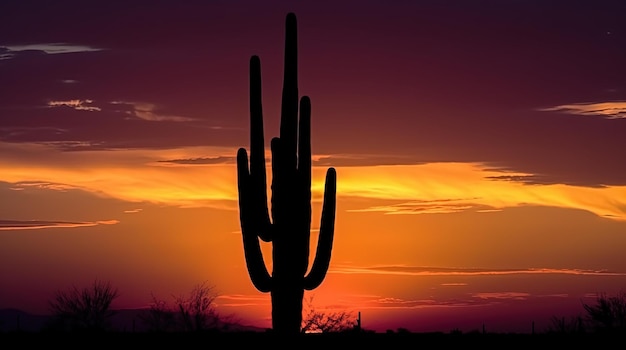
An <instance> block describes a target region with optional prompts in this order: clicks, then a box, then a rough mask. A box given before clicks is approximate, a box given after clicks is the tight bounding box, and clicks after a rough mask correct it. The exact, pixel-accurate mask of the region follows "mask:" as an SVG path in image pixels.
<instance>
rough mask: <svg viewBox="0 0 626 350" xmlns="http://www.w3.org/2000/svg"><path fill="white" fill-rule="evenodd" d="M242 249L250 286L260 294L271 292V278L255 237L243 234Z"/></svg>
mask: <svg viewBox="0 0 626 350" xmlns="http://www.w3.org/2000/svg"><path fill="white" fill-rule="evenodd" d="M243 248H244V255H245V258H246V266H247V267H248V274H249V275H250V280H251V281H252V284H253V285H254V287H255V288H256V289H258V290H259V291H260V292H262V293H267V292H269V291H271V290H272V277H271V276H270V274H269V272H268V271H267V268H266V267H265V262H264V261H263V253H262V252H261V246H260V245H259V239H258V238H257V236H256V235H254V234H250V233H247V234H246V233H245V232H244V234H243Z"/></svg>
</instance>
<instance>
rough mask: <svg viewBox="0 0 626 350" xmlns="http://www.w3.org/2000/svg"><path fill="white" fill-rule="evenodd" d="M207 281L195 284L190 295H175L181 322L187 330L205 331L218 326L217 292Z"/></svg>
mask: <svg viewBox="0 0 626 350" xmlns="http://www.w3.org/2000/svg"><path fill="white" fill-rule="evenodd" d="M214 288H215V287H214V286H209V285H208V284H207V282H203V283H200V284H197V285H195V286H194V287H193V288H192V289H191V292H190V293H189V295H187V296H184V295H183V296H178V297H175V303H176V308H177V309H178V314H179V317H180V323H181V325H182V328H183V330H185V331H203V330H207V329H211V328H216V327H217V326H218V324H219V314H218V312H217V310H216V308H215V298H217V294H216V293H215V291H214Z"/></svg>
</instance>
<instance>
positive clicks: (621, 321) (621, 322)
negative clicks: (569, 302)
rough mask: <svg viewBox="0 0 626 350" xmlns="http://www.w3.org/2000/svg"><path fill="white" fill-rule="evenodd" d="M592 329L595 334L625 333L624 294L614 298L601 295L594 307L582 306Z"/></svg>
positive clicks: (620, 293) (625, 307) (625, 312)
mask: <svg viewBox="0 0 626 350" xmlns="http://www.w3.org/2000/svg"><path fill="white" fill-rule="evenodd" d="M583 307H584V308H585V311H586V312H587V317H588V320H589V323H590V326H591V327H592V329H593V330H594V331H596V332H622V333H624V332H626V292H625V291H621V292H619V293H617V294H616V295H614V296H608V295H607V294H606V293H601V294H599V295H598V296H597V298H596V303H595V305H591V304H583Z"/></svg>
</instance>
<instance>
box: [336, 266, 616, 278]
mask: <svg viewBox="0 0 626 350" xmlns="http://www.w3.org/2000/svg"><path fill="white" fill-rule="evenodd" d="M329 273H337V274H375V275H407V276H501V275H520V274H531V275H544V274H550V275H554V274H558V275H586V276H626V272H615V271H607V270H583V269H552V268H526V269H480V268H448V267H431V266H406V265H386V266H356V267H355V266H346V265H343V266H342V265H335V266H334V267H333V268H331V270H330V271H329Z"/></svg>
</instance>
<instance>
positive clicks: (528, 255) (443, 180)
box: [0, 0, 626, 332]
mask: <svg viewBox="0 0 626 350" xmlns="http://www.w3.org/2000/svg"><path fill="white" fill-rule="evenodd" d="M288 12H294V13H295V14H296V16H297V19H298V54H299V91H300V94H301V95H307V96H309V97H310V98H311V104H312V132H311V133H312V135H311V138H312V151H313V185H312V190H313V201H314V203H313V219H312V227H313V231H312V239H311V247H315V246H316V245H317V241H316V239H317V231H316V229H318V228H319V223H320V214H321V199H322V195H323V188H324V187H323V186H324V174H325V172H326V169H328V168H329V167H334V168H336V169H337V213H336V215H337V216H336V228H335V240H334V246H333V253H332V254H333V255H332V259H331V263H330V270H329V272H328V274H327V276H326V279H325V280H324V282H323V283H322V285H321V286H320V287H318V288H317V289H315V290H313V291H310V292H306V293H305V298H307V299H308V298H310V297H313V300H314V305H315V307H316V308H317V309H318V310H326V311H328V312H330V311H348V312H351V313H352V314H353V315H354V318H355V319H356V315H357V313H358V312H361V317H362V322H363V323H362V325H363V327H364V328H366V329H371V330H376V331H380V332H384V331H385V330H387V329H397V328H400V327H401V328H406V329H408V330H410V331H415V332H424V331H444V332H448V331H450V330H452V329H454V328H458V329H460V330H464V331H471V330H476V329H480V328H481V327H482V326H483V325H485V328H486V330H488V331H514V332H530V331H531V325H532V322H534V323H535V329H536V330H543V329H545V328H547V327H549V326H551V325H552V323H551V317H553V316H558V317H572V316H576V315H578V314H583V312H584V309H583V307H582V303H583V302H585V303H593V302H594V300H595V298H596V295H597V294H598V293H607V294H614V293H617V292H619V291H621V290H625V289H626V259H624V252H625V251H626V161H625V160H626V157H625V152H626V65H625V62H626V21H624V15H625V14H626V2H625V1H623V0H616V1H605V0H594V1H578V0H569V1H566V0H563V1H539V0H537V1H535V0H527V1H521V0H520V1H517V0H501V1H460V0H459V1H435V0H426V1H420V0H416V1H310V0H306V1H168V0H162V1H159V0H157V1H144V0H139V1H100V0H96V1H65V0H61V1H54V2H52V1H29V0H25V1H3V2H2V3H1V4H0V91H1V92H0V309H3V308H18V309H21V310H24V311H27V312H30V313H35V314H45V313H48V300H49V299H50V298H51V297H52V295H53V293H54V292H55V291H56V290H58V289H64V288H67V287H70V286H73V285H76V286H87V285H90V284H91V283H92V282H93V281H94V280H95V279H100V280H108V281H110V282H111V283H112V284H113V285H114V286H115V287H117V288H118V289H119V292H120V297H119V298H117V299H116V300H115V302H114V305H113V307H114V308H140V307H146V306H147V305H148V304H149V303H150V301H151V295H155V296H157V297H159V298H161V299H165V300H168V301H171V296H172V295H180V294H183V293H187V292H188V291H190V290H191V288H192V287H193V286H194V285H197V284H199V283H202V282H204V281H208V283H209V284H211V285H214V286H215V290H216V291H217V293H218V294H219V297H218V298H217V299H216V303H217V306H218V310H219V311H220V313H222V314H225V315H234V316H235V317H236V318H237V319H239V320H240V321H241V322H242V323H245V324H249V325H255V326H259V327H270V326H271V318H270V317H271V314H270V308H271V306H270V296H269V294H264V293H261V292H259V291H257V290H256V289H255V288H254V286H253V285H252V283H251V281H250V277H249V276H248V272H247V270H246V266H245V261H244V256H243V244H242V239H241V230H240V226H239V210H238V203H237V195H238V194H237V179H236V163H235V157H236V154H237V149H238V148H239V147H246V148H248V146H249V112H248V111H249V104H248V98H249V96H248V93H249V92H248V89H249V86H248V74H249V71H248V69H249V60H250V57H251V56H252V55H258V56H259V57H260V59H261V70H262V79H263V103H264V104H263V108H264V116H265V140H266V143H267V146H268V147H266V150H267V151H268V158H267V160H268V177H270V176H271V171H270V169H269V161H270V159H269V140H270V139H271V137H273V136H278V127H279V118H280V116H279V114H280V102H281V89H282V68H283V48H284V31H285V28H284V26H285V16H286V14H287V13H288ZM268 180H269V179H268ZM268 187H269V186H268ZM263 249H264V251H265V255H264V257H265V259H266V264H267V266H268V268H270V269H271V246H270V245H265V244H264V246H263ZM311 251H312V252H314V249H312V250H311ZM311 259H313V254H311Z"/></svg>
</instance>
